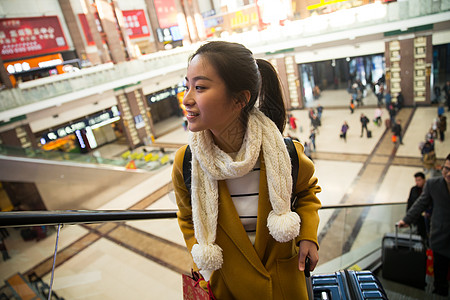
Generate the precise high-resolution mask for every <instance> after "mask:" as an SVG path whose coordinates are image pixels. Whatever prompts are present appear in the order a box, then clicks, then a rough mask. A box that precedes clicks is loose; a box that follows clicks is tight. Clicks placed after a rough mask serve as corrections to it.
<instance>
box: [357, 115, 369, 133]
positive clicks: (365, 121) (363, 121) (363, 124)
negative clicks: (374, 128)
mask: <svg viewBox="0 0 450 300" xmlns="http://www.w3.org/2000/svg"><path fill="white" fill-rule="evenodd" d="M359 121H360V122H361V137H362V136H363V133H364V129H366V133H367V132H368V131H369V130H368V129H367V124H369V122H370V120H369V118H368V117H367V116H366V115H365V114H361V117H360V118H359Z"/></svg>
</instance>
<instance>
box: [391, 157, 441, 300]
mask: <svg viewBox="0 0 450 300" xmlns="http://www.w3.org/2000/svg"><path fill="white" fill-rule="evenodd" d="M429 206H432V207H433V213H432V214H431V232H430V247H431V249H432V250H433V257H434V262H433V268H434V290H433V294H437V295H440V296H444V297H448V287H449V286H448V280H447V273H448V270H449V268H450V230H449V228H450V218H449V216H450V154H448V155H447V158H446V159H445V162H444V165H443V167H442V176H439V177H433V178H431V179H428V180H427V181H426V182H425V185H424V188H423V192H422V193H421V194H420V196H419V197H418V198H417V200H416V201H415V203H414V205H413V206H412V207H411V208H410V209H409V210H408V212H407V213H406V216H405V217H404V218H403V219H402V220H400V221H398V223H397V224H398V225H399V227H407V226H410V225H411V224H413V223H414V222H415V221H416V220H417V219H418V218H419V217H420V216H421V214H422V212H423V211H425V210H426V209H427V208H428V207H429ZM424 276H425V274H424Z"/></svg>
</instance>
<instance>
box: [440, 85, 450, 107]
mask: <svg viewBox="0 0 450 300" xmlns="http://www.w3.org/2000/svg"><path fill="white" fill-rule="evenodd" d="M442 90H443V91H444V97H445V104H446V105H447V108H448V111H450V81H447V82H446V83H445V85H444V87H443V88H442Z"/></svg>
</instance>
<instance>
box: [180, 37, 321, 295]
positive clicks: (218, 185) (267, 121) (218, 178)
mask: <svg viewBox="0 0 450 300" xmlns="http://www.w3.org/2000/svg"><path fill="white" fill-rule="evenodd" d="M186 88H187V90H186V92H185V96H184V100H183V104H184V105H185V106H186V111H187V112H188V114H187V119H188V122H189V131H190V133H189V146H190V149H191V152H192V161H191V163H192V174H191V175H192V176H191V180H192V182H191V188H190V189H188V188H186V185H185V182H184V178H183V159H184V153H185V150H186V146H184V147H182V148H181V149H179V150H178V151H177V154H176V157H175V162H174V167H173V173H172V179H173V184H174V190H175V195H176V198H177V204H178V208H179V211H178V222H179V225H180V228H181V231H182V232H183V235H184V239H185V241H186V245H187V248H188V250H189V252H190V253H191V255H192V258H193V262H194V265H193V269H194V271H197V272H200V274H201V275H202V276H203V277H204V279H205V280H206V281H208V282H209V285H210V288H211V289H212V292H213V294H214V296H215V298H216V299H218V300H219V299H258V300H262V299H277V300H278V299H306V297H307V295H306V293H307V290H306V286H305V277H304V273H303V271H304V268H305V259H306V257H309V258H310V261H311V267H310V270H313V269H314V268H315V266H316V264H317V262H318V243H317V227H318V224H319V217H318V213H317V211H318V209H319V208H320V201H319V200H318V199H317V197H316V195H315V194H316V193H317V192H320V187H319V186H317V179H316V178H315V177H313V174H314V166H313V164H312V162H311V161H310V160H309V159H308V158H307V157H306V156H305V154H304V153H303V146H302V145H301V144H300V143H298V142H294V143H295V147H296V150H297V154H298V158H299V170H298V179H297V182H294V183H293V182H292V175H291V170H292V167H291V161H290V157H289V154H288V152H287V149H286V146H285V144H284V141H283V137H282V135H281V132H282V131H283V129H284V126H285V124H286V112H285V109H284V103H283V98H282V93H281V88H280V83H279V79H278V76H277V73H276V71H275V69H274V68H273V66H272V65H271V64H270V63H269V62H267V61H265V60H261V59H257V60H255V59H254V57H253V54H252V53H251V52H250V51H249V50H248V49H247V48H245V47H244V46H242V45H240V44H236V43H228V42H220V41H215V42H209V43H207V44H204V45H203V46H201V47H200V48H199V49H198V50H197V51H196V52H195V53H194V54H193V55H192V56H191V58H190V59H189V66H188V69H187V75H186ZM293 184H294V185H295V193H297V194H298V199H299V200H298V202H297V205H296V209H295V211H291V208H290V204H291V203H290V199H291V194H292V190H293V189H292V185H293ZM200 285H201V286H202V287H203V288H204V289H205V290H206V289H207V283H206V282H205V281H201V282H200Z"/></svg>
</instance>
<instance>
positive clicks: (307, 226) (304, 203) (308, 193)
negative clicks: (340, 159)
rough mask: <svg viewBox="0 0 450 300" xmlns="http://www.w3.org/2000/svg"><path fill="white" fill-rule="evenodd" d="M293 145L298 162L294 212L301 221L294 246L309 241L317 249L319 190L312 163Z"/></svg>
mask: <svg viewBox="0 0 450 300" xmlns="http://www.w3.org/2000/svg"><path fill="white" fill-rule="evenodd" d="M294 144H295V148H296V149H297V154H298V160H299V168H298V179H297V182H296V183H295V193H296V194H297V196H298V200H297V206H296V212H297V213H298V214H299V215H300V219H301V226H300V235H299V236H298V237H297V238H296V244H297V245H298V244H299V243H300V241H301V240H309V241H312V242H314V243H316V245H317V247H319V243H318V240H317V229H318V227H319V213H318V210H319V208H320V207H321V203H320V200H319V199H318V198H317V197H316V194H317V193H319V192H320V191H321V188H320V187H319V186H318V185H317V182H318V180H317V178H316V177H314V164H313V162H312V161H311V160H310V159H309V158H308V157H307V156H306V155H305V153H304V152H303V146H302V145H301V144H300V143H299V142H296V141H294Z"/></svg>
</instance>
